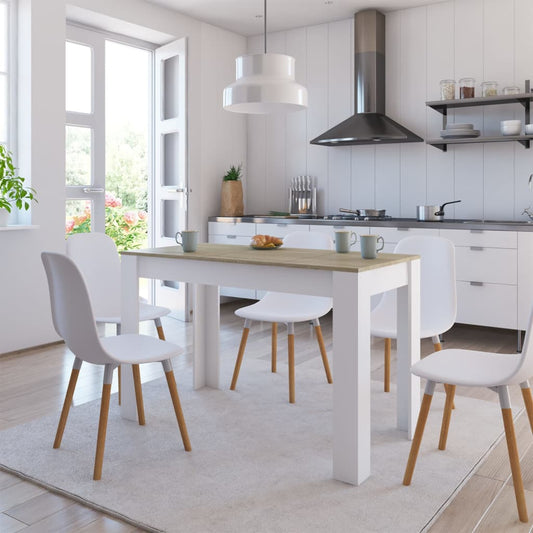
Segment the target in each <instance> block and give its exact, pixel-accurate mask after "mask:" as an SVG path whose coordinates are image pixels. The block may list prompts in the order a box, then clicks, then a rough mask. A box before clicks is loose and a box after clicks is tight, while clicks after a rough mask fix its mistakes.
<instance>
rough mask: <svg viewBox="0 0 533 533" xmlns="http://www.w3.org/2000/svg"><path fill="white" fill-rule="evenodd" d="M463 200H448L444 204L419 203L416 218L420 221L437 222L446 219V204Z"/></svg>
mask: <svg viewBox="0 0 533 533" xmlns="http://www.w3.org/2000/svg"><path fill="white" fill-rule="evenodd" d="M460 201H461V200H454V201H453V202H446V203H444V204H442V205H440V206H439V205H417V206H416V219H417V220H418V221H419V222H436V221H440V220H443V219H444V206H445V205H449V204H457V203H459V202H460Z"/></svg>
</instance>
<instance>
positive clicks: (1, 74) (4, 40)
mask: <svg viewBox="0 0 533 533" xmlns="http://www.w3.org/2000/svg"><path fill="white" fill-rule="evenodd" d="M13 9H14V1H13V0H0V143H2V144H9V141H10V139H12V138H13V136H12V135H10V131H11V129H12V120H13V116H12V114H11V113H10V112H9V110H10V108H14V106H13V105H11V106H10V105H9V104H10V100H11V98H12V97H13V96H14V91H12V90H11V84H12V82H13V79H14V76H13V72H12V70H13V69H12V66H13V65H14V61H13V47H12V46H11V45H12V42H13V35H12V33H13V32H12V31H11V29H12V28H14V19H13V16H14V15H13V13H12V11H13ZM11 103H12V104H13V102H12V101H11ZM11 149H12V147H11Z"/></svg>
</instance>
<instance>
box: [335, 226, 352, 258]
mask: <svg viewBox="0 0 533 533" xmlns="http://www.w3.org/2000/svg"><path fill="white" fill-rule="evenodd" d="M356 242H357V235H356V234H355V233H354V232H353V231H347V230H342V231H341V230H339V231H336V232H335V250H336V251H337V252H338V253H341V254H345V253H348V252H349V251H350V247H351V246H353V245H354V244H355V243H356Z"/></svg>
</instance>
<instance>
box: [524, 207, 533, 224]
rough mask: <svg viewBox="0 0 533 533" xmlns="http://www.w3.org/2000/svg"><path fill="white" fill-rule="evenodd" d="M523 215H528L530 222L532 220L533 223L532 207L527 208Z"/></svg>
mask: <svg viewBox="0 0 533 533" xmlns="http://www.w3.org/2000/svg"><path fill="white" fill-rule="evenodd" d="M522 214H523V215H527V216H528V217H529V220H530V221H533V213H532V212H531V206H529V207H526V208H525V209H524V210H523V211H522Z"/></svg>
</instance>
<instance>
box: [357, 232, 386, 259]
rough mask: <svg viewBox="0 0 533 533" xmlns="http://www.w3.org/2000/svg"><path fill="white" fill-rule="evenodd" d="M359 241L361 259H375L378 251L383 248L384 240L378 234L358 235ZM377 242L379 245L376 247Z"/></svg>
mask: <svg viewBox="0 0 533 533" xmlns="http://www.w3.org/2000/svg"><path fill="white" fill-rule="evenodd" d="M359 240H360V241H361V257H362V258H363V259H375V258H376V257H377V256H378V252H380V251H381V250H383V247H384V246H385V241H384V240H383V237H381V236H380V235H359ZM378 242H380V243H381V246H380V247H379V248H378Z"/></svg>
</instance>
